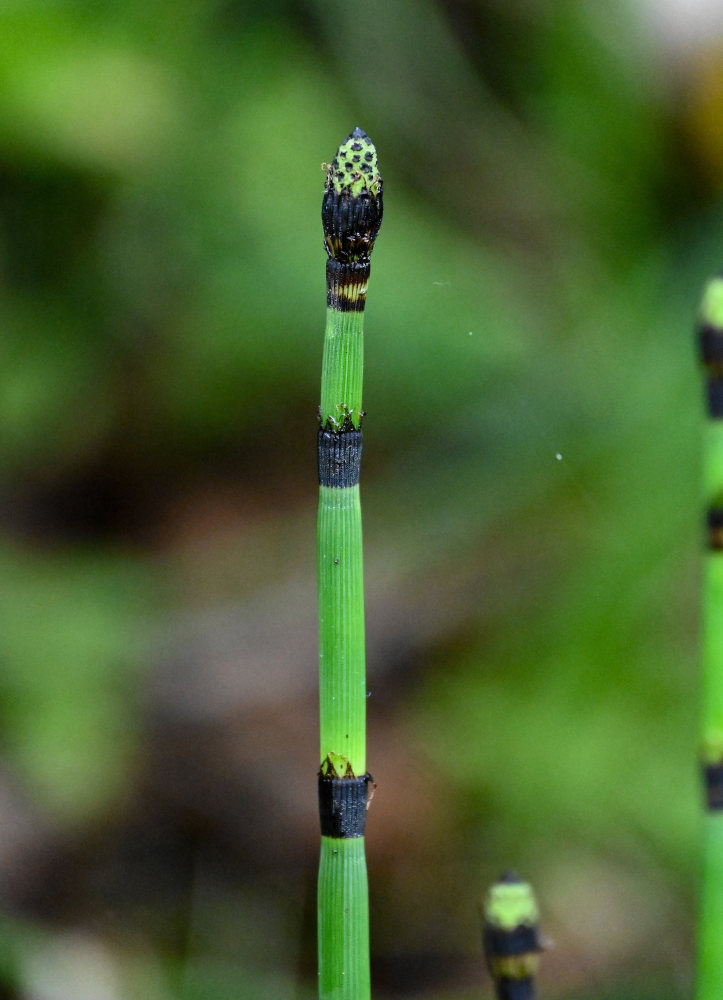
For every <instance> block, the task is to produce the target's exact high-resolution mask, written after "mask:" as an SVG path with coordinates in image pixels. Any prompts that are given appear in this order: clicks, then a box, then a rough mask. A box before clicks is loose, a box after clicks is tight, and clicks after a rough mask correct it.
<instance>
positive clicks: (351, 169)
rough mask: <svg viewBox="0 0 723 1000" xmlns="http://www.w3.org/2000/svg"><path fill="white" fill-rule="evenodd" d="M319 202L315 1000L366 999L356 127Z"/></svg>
mask: <svg viewBox="0 0 723 1000" xmlns="http://www.w3.org/2000/svg"><path fill="white" fill-rule="evenodd" d="M326 170H327V173H326V183H325V187H324V198H323V201H322V206H321V220H322V225H323V228H324V246H325V249H326V254H327V258H328V259H327V262H326V306H327V310H326V331H325V334H324V357H323V362H322V374H321V406H320V408H319V434H318V456H319V518H318V529H317V542H318V548H317V569H318V586H319V665H320V670H319V674H320V683H319V693H320V730H321V764H320V769H319V815H320V820H321V860H320V864H319V885H318V951H319V998H320V1000H367V998H368V997H369V995H370V980H369V901H368V889H367V872H366V858H365V854H364V828H365V820H366V807H367V796H368V788H369V781H370V776H369V774H368V773H367V769H366V697H367V689H366V665H365V650H364V580H363V569H362V532H361V506H360V503H359V474H360V466H361V450H362V432H361V422H362V417H363V416H364V413H363V410H362V372H363V354H364V350H363V348H364V344H363V323H364V304H365V301H366V291H367V281H368V278H369V258H370V256H371V252H372V250H373V248H374V241H375V239H376V237H377V233H378V232H379V227H380V226H381V222H382V179H381V176H380V175H379V169H378V167H377V152H376V149H375V148H374V144H373V143H372V141H371V139H370V138H369V136H368V135H367V134H366V133H365V132H363V131H362V130H361V129H360V128H356V129H354V131H353V132H352V133H351V135H349V136H348V137H347V138H346V139H345V140H344V142H343V143H342V144H341V146H340V147H339V149H338V151H337V154H336V156H335V157H334V159H333V161H332V162H331V164H329V165H328V167H327V168H326Z"/></svg>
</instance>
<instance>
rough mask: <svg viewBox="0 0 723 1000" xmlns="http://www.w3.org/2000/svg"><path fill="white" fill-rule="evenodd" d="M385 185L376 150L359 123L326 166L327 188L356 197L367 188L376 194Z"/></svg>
mask: <svg viewBox="0 0 723 1000" xmlns="http://www.w3.org/2000/svg"><path fill="white" fill-rule="evenodd" d="M381 186H382V178H381V176H380V174H379V165H378V163H377V150H376V147H375V145H374V143H373V142H372V141H371V139H370V138H369V136H368V135H367V134H366V132H365V131H364V129H361V128H359V126H358V125H357V127H356V128H355V129H354V131H353V132H350V133H349V135H348V136H347V137H346V139H345V140H344V142H342V144H341V146H339V149H338V150H337V151H336V156H335V157H334V159H333V160H332V161H331V163H330V164H329V166H328V167H327V175H326V190H327V191H328V190H329V189H330V188H334V190H335V191H337V192H338V193H339V194H344V193H346V194H351V195H352V196H354V197H357V196H358V195H360V194H362V193H363V192H364V191H368V192H369V194H371V195H372V196H374V197H376V196H377V195H378V194H379V193H380V191H381Z"/></svg>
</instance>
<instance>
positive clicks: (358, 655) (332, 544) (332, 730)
mask: <svg viewBox="0 0 723 1000" xmlns="http://www.w3.org/2000/svg"><path fill="white" fill-rule="evenodd" d="M318 575H319V635H320V642H319V647H320V649H319V665H320V669H319V687H320V697H319V701H320V705H322V706H323V708H322V710H321V713H320V731H321V733H320V734H321V763H322V766H328V763H331V764H332V765H333V766H334V769H335V771H336V772H337V774H338V775H339V777H343V776H344V775H345V774H346V773H347V771H348V770H351V773H352V774H353V775H355V776H357V777H359V776H361V775H363V774H364V773H365V771H366V748H365V744H366V670H365V654H364V590H363V583H364V580H363V570H362V529H361V504H360V502H359V487H358V486H349V487H347V488H346V489H343V488H342V489H335V488H333V487H327V486H320V487H319V524H318Z"/></svg>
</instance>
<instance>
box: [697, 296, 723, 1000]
mask: <svg viewBox="0 0 723 1000" xmlns="http://www.w3.org/2000/svg"><path fill="white" fill-rule="evenodd" d="M698 336H699V347H700V352H701V360H702V362H703V366H704V369H705V374H706V383H707V384H706V404H707V410H708V420H707V423H706V429H705V448H704V455H705V457H704V469H705V471H704V491H705V500H704V502H705V505H706V517H707V522H708V538H707V550H708V551H707V555H706V559H705V567H704V578H703V642H702V645H703V650H702V652H703V733H702V737H703V739H702V759H701V764H702V770H703V779H704V783H705V805H706V815H705V820H704V845H703V886H702V893H701V904H700V917H699V927H698V970H697V989H696V998H697V1000H720V998H721V997H723V277H717V278H713V279H712V280H711V281H709V282H708V284H707V285H706V288H705V292H704V295H703V301H702V303H701V307H700V312H699V317H698Z"/></svg>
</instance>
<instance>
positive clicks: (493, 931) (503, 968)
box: [482, 872, 542, 1000]
mask: <svg viewBox="0 0 723 1000" xmlns="http://www.w3.org/2000/svg"><path fill="white" fill-rule="evenodd" d="M482 940H483V946H484V953H485V960H486V962H487V968H488V969H489V973H490V975H491V976H492V979H493V981H494V984H495V995H496V996H497V1000H535V976H536V975H537V966H538V963H539V953H540V952H541V951H542V945H541V943H540V933H539V916H538V911H537V902H536V900H535V895H534V893H533V891H532V886H531V885H530V883H529V882H525V881H524V880H523V879H521V878H519V876H517V875H515V874H514V872H508V873H507V874H505V875H503V876H502V877H501V878H500V879H499V880H498V881H497V882H495V883H494V884H493V885H492V886H491V887H490V890H489V892H488V893H487V898H486V899H485V901H484V903H483V906H482Z"/></svg>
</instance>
